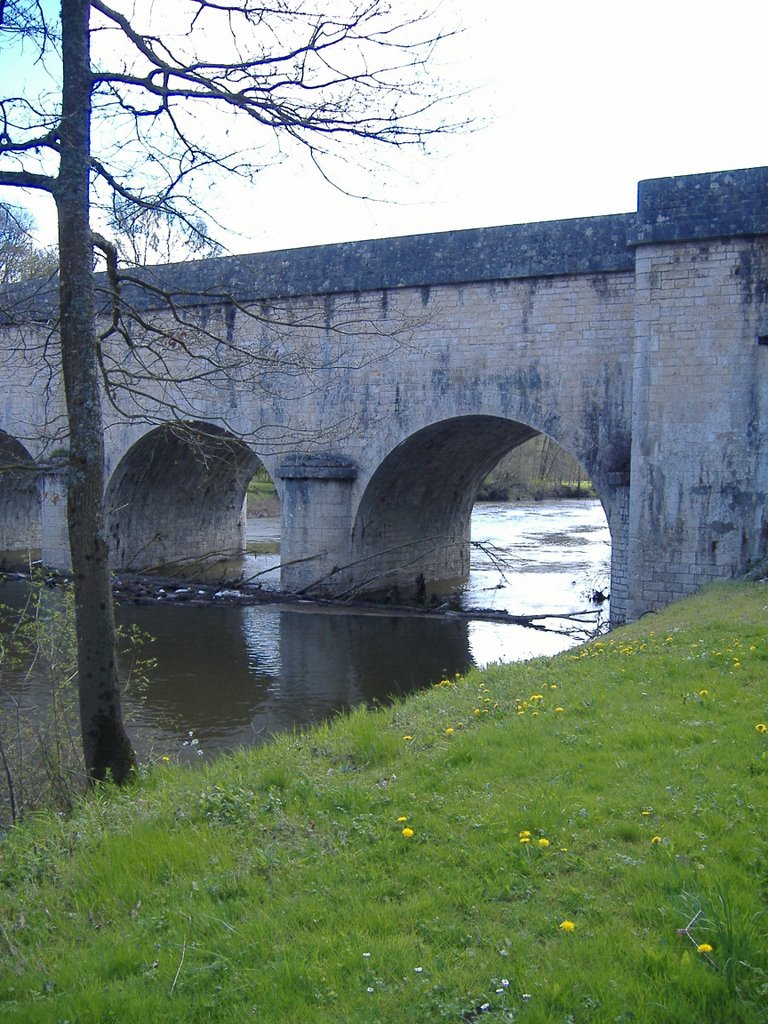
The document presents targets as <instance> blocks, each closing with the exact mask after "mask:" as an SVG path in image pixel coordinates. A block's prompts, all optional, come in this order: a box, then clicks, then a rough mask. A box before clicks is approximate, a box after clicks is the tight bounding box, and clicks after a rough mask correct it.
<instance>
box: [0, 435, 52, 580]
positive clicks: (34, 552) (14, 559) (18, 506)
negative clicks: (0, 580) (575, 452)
mask: <svg viewBox="0 0 768 1024" xmlns="http://www.w3.org/2000/svg"><path fill="white" fill-rule="evenodd" d="M41 546H42V508H41V498H40V475H39V473H38V472H37V467H36V465H35V460H34V459H33V458H32V456H31V455H30V453H29V452H28V451H27V449H26V448H25V447H24V445H23V444H22V443H21V442H20V441H18V440H17V439H16V438H15V437H12V436H11V435H10V434H7V433H6V432H5V431H4V430H0V569H19V568H23V567H25V566H28V565H29V561H30V559H33V560H34V559H38V558H40V551H41Z"/></svg>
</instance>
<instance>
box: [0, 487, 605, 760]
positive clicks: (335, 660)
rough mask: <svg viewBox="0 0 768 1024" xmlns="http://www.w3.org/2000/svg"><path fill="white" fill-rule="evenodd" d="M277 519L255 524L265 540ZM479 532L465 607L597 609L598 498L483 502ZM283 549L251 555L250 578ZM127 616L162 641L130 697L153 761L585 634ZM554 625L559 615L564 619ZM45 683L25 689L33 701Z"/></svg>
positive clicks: (403, 623)
mask: <svg viewBox="0 0 768 1024" xmlns="http://www.w3.org/2000/svg"><path fill="white" fill-rule="evenodd" d="M276 528H277V525H276V524H275V523H272V524H269V523H265V522H264V521H258V531H259V533H260V537H261V538H264V537H266V538H267V539H268V538H269V536H270V534H271V533H274V531H275V530H276ZM472 535H473V540H475V541H477V542H479V545H480V546H477V547H475V548H474V549H473V566H472V575H471V578H470V582H469V585H468V586H467V588H466V590H465V594H464V602H465V604H466V605H469V606H472V607H483V608H492V609H502V608H506V609H508V610H510V611H511V612H514V613H543V612H546V613H547V614H551V615H552V616H556V614H557V613H558V612H559V613H567V612H571V611H575V610H579V609H582V608H585V607H587V606H588V604H589V601H588V599H587V596H586V595H587V593H588V592H589V590H590V588H591V587H592V586H593V585H594V582H595V580H597V579H601V580H602V583H603V585H605V581H606V580H607V572H608V563H609V560H610V537H609V534H608V529H607V526H606V523H605V517H604V515H603V512H602V509H601V507H600V505H599V503H598V502H553V503H547V504H544V503H542V504H537V505H532V506H524V505H483V506H478V507H477V508H476V509H475V512H474V514H473V526H472ZM278 558H279V555H276V554H269V555H264V554H257V555H252V556H249V558H248V559H246V566H245V572H246V575H247V574H248V573H249V571H258V570H259V569H261V568H263V567H264V565H265V561H264V560H265V559H267V560H271V562H270V563H269V564H273V563H274V562H276V561H277V560H278ZM22 600H23V587H22V585H21V584H5V585H0V602H2V603H6V604H8V603H15V604H18V603H19V602H20V601H22ZM117 617H118V621H119V622H120V623H122V624H123V625H124V626H131V625H135V626H138V627H139V628H140V629H141V630H142V631H144V632H146V633H148V634H150V635H151V636H153V637H155V638H156V639H155V642H154V643H153V644H152V645H151V647H150V648H149V653H150V654H151V655H152V656H153V657H155V658H156V659H157V667H156V668H155V669H154V670H153V671H152V673H151V679H150V682H149V684H148V686H147V688H146V691H145V692H144V693H143V694H142V695H141V697H140V698H138V697H135V698H130V697H129V699H128V700H127V704H126V712H127V717H128V718H129V720H130V723H131V724H130V732H131V736H132V738H133V740H134V742H135V743H136V745H137V748H138V750H139V752H140V754H141V756H142V757H146V756H147V754H148V753H149V752H150V751H154V752H155V753H157V754H163V753H169V754H172V753H174V752H175V751H177V750H178V749H179V748H180V746H181V744H182V743H184V742H185V741H186V742H187V743H189V739H190V736H189V734H190V733H192V735H193V737H194V738H195V739H196V740H198V741H199V746H196V747H195V748H194V750H195V751H196V750H198V749H201V748H202V749H203V750H204V751H205V752H206V754H208V753H212V752H214V751H217V750H224V749H230V748H232V747H235V746H238V745H243V744H252V743H255V742H259V741H260V740H261V739H263V738H265V737H267V736H270V735H272V734H274V733H276V732H279V731H283V730H286V729H292V728H294V727H299V728H300V727H302V726H304V725H307V724H308V723H311V722H314V721H317V720H318V719H321V718H325V717H328V716H331V715H333V714H334V713H336V712H337V711H339V710H340V709H342V708H346V707H350V706H352V705H356V704H359V703H362V702H365V703H368V704H370V703H373V702H374V701H382V702H383V701H385V700H386V699H387V698H388V697H389V696H390V695H392V694H399V693H403V694H405V693H408V692H410V691H411V690H414V689H416V688H419V687H423V686H429V685H430V684H432V683H434V682H437V681H438V680H439V679H441V678H442V677H444V676H452V675H454V674H455V673H457V672H458V673H464V672H466V671H467V669H468V668H469V667H470V666H471V665H472V664H479V665H483V664H488V663H489V662H492V661H506V660H509V661H514V660H520V659H523V658H530V657H534V656H536V655H541V654H555V653H557V652H558V651H561V650H564V649H566V648H567V647H569V646H572V645H573V643H575V641H574V640H573V638H569V637H566V636H562V635H559V634H557V633H544V632H539V631H534V630H531V629H525V628H522V627H519V626H513V625H508V624H499V623H493V622H479V621H473V622H471V623H468V622H467V621H466V620H463V619H458V618H451V619H441V618H430V617H421V616H419V617H412V616H411V617H409V616H404V615H390V614H379V613H376V614H374V613H371V614H368V613H350V612H337V611H333V610H323V611H318V610H317V609H314V608H313V606H311V605H307V606H300V607H299V608H296V607H295V606H293V607H290V608H286V607H276V606H269V607H267V606H263V605H262V606H251V607H246V608H242V607H225V608H217V607H212V608H193V607H189V606H181V605H170V604H163V605H161V606H156V605H155V606H135V605H130V604H125V605H122V606H120V607H119V608H118V610H117ZM550 624H551V625H552V626H554V627H557V625H558V623H557V620H556V619H555V618H553V619H552V621H551V623H550ZM3 685H4V686H5V687H6V689H8V690H13V688H14V687H15V688H16V694H18V693H19V692H20V687H21V685H22V684H21V682H20V680H18V679H17V680H15V681H14V680H9V679H8V678H7V677H5V678H4V679H3ZM34 686H35V683H34V681H33V682H32V683H31V684H28V685H27V690H26V693H27V697H28V699H29V700H34V699H35V695H34V693H33V692H32V691H33V690H34ZM0 701H2V695H0ZM190 750H192V748H191V747H189V746H187V747H186V748H185V751H186V752H187V753H189V751H190Z"/></svg>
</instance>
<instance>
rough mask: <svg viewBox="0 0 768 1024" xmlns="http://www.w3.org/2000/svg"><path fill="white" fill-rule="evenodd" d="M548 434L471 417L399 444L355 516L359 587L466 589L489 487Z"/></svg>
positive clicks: (420, 591)
mask: <svg viewBox="0 0 768 1024" xmlns="http://www.w3.org/2000/svg"><path fill="white" fill-rule="evenodd" d="M543 437H545V435H542V434H541V432H540V431H538V430H536V429H535V428H533V427H530V426H528V425H526V424H523V423H520V422H517V421H513V420H507V419H504V418H501V417H495V416H465V417H456V418H453V419H450V420H445V421H442V422H439V423H435V424H432V425H431V426H429V427H426V428H424V429H422V430H420V431H417V432H416V433H415V434H413V435H412V436H411V437H409V438H407V439H406V440H405V441H403V442H402V443H401V444H399V445H398V446H397V447H396V448H394V449H393V450H392V451H391V452H390V453H389V455H388V456H387V457H386V458H385V459H384V460H383V462H382V463H381V465H380V466H379V467H378V469H377V470H376V472H375V473H374V474H373V476H372V477H371V479H370V481H369V483H368V485H367V487H366V490H365V493H364V494H363V496H362V499H361V501H360V504H359V506H358V510H357V515H356V517H355V522H354V527H353V552H354V557H355V559H356V564H357V565H358V566H361V567H362V570H361V571H359V573H358V576H359V579H360V580H361V583H360V585H359V587H357V589H358V590H361V591H363V590H364V591H367V592H375V591H379V592H387V591H389V592H394V593H396V594H397V596H399V597H402V598H414V597H416V598H420V599H423V598H425V597H427V596H429V595H431V594H434V593H438V594H439V593H445V592H446V591H448V590H452V589H456V588H458V587H460V586H462V585H463V584H464V583H465V582H466V580H467V578H468V576H469V571H470V554H471V543H470V542H471V521H472V509H473V506H474V504H475V501H476V500H477V496H478V493H479V492H480V489H481V485H482V484H483V482H484V481H486V480H487V479H488V477H489V474H491V472H492V470H494V469H495V467H497V466H498V464H499V463H500V462H501V460H502V459H503V458H504V457H505V456H507V455H508V454H509V453H510V452H513V451H517V450H519V449H520V448H521V446H523V445H525V443H526V442H531V441H532V440H533V439H535V438H543ZM582 472H583V474H584V477H585V479H586V477H587V475H588V474H587V473H586V470H582ZM577 480H578V477H577Z"/></svg>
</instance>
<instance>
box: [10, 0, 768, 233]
mask: <svg viewBox="0 0 768 1024" xmlns="http://www.w3.org/2000/svg"><path fill="white" fill-rule="evenodd" d="M396 2H398V3H399V2H402V3H403V5H404V9H406V10H410V9H411V8H410V5H409V3H408V0H396ZM327 3H328V4H329V5H331V6H332V4H333V0H327ZM441 19H442V21H443V22H445V23H446V24H448V25H456V26H459V27H463V29H464V31H463V32H462V33H461V35H460V36H459V37H458V38H457V39H455V40H452V41H450V42H449V43H448V44H447V45H446V46H445V47H444V53H443V57H442V67H441V69H440V71H441V74H442V77H443V78H444V79H445V80H446V81H447V82H448V83H449V84H451V83H452V84H453V85H454V87H455V89H456V90H457V91H460V90H463V89H470V90H471V92H470V94H469V96H468V98H467V99H466V100H465V101H464V102H465V104H466V107H465V109H466V111H467V112H468V113H469V114H470V115H472V116H474V117H476V118H477V125H476V127H475V130H473V131H472V132H468V133H464V134H461V135H458V136H455V137H451V138H445V139H443V140H442V141H441V142H440V143H439V144H438V145H436V146H435V149H434V152H433V153H432V154H430V155H428V156H426V157H421V158H418V159H415V158H413V157H411V156H408V155H405V154H403V156H402V159H398V160H395V161H394V163H395V165H396V168H395V170H391V171H389V172H388V173H386V174H384V173H382V174H381V175H379V176H377V177H375V178H373V179H371V178H366V179H364V180H362V181H361V182H360V183H359V187H360V189H361V191H364V192H368V193H369V194H370V193H372V194H374V195H376V196H378V197H380V198H381V199H382V200H386V201H385V202H362V201H359V200H354V199H350V198H347V197H344V196H342V195H340V194H338V193H337V192H334V191H333V190H332V189H331V188H330V187H329V186H328V185H326V184H325V183H323V182H322V181H321V180H320V179H319V177H318V176H317V174H316V172H313V171H312V170H311V169H306V168H302V167H301V166H300V165H298V164H297V163H295V162H289V163H284V164H282V165H281V166H276V167H272V168H269V169H267V170H265V171H264V172H263V173H262V174H261V175H260V176H259V180H258V182H257V185H256V187H255V188H252V189H248V190H244V191H238V190H237V189H236V188H235V187H234V186H233V185H232V183H231V182H229V183H228V184H227V185H226V187H225V188H224V189H222V193H221V195H220V196H219V197H218V201H219V203H220V204H221V205H222V207H223V214H224V215H225V216H226V215H229V217H228V219H229V220H230V222H232V220H234V223H236V224H237V226H238V230H239V233H238V234H236V235H235V234H233V235H231V236H229V239H228V241H229V245H230V247H231V249H232V250H233V251H235V252H255V251H260V250H268V249H279V248H289V247H294V246H301V245H313V244H318V243H325V242H337V241H345V240H352V239H363V238H372V237H382V236H387V235H402V234H411V233H419V232H425V231H442V230H451V229H455V228H466V227H478V226H485V225H495V224H512V223H520V222H525V221H535V220H555V219H560V218H564V217H580V216H590V215H594V214H602V213H619V212H625V211H630V210H634V209H635V205H636V190H637V182H638V181H639V180H641V179H644V178H653V177H664V176H666V175H677V174H691V173H696V172H700V171H711V170H724V169H728V168H738V167H752V166H760V165H764V164H765V165H768V134H767V133H766V108H767V106H768V104H767V102H766V101H767V99H768V79H767V78H766V74H765V67H766V57H765V52H766V40H767V39H768V2H766V0H730V2H728V3H722V2H717V3H716V2H713V0H644V2H642V3H639V2H637V3H630V2H629V0H443V8H442V13H441ZM4 198H7V199H14V198H15V199H16V200H17V201H20V199H21V197H20V196H16V197H13V196H11V195H10V194H9V193H8V192H6V193H5V195H4ZM48 208H49V209H50V206H49V207H48ZM35 213H36V215H37V216H38V219H39V220H40V222H41V226H43V227H44V226H45V224H46V222H48V224H49V226H50V224H51V223H52V221H51V218H50V216H49V215H48V214H46V211H45V207H44V206H41V205H40V203H36V204H35ZM233 214H234V217H233V216H232V215H233Z"/></svg>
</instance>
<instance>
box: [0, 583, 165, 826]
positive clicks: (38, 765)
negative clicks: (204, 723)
mask: <svg viewBox="0 0 768 1024" xmlns="http://www.w3.org/2000/svg"><path fill="white" fill-rule="evenodd" d="M118 638H119V646H120V653H121V670H122V672H123V675H124V679H125V686H126V687H128V686H130V687H131V689H132V691H133V692H134V693H136V692H140V690H141V688H142V687H143V686H144V685H145V683H146V681H147V673H148V672H150V671H151V669H152V668H153V664H154V663H153V662H152V660H151V659H149V658H148V657H147V645H148V643H149V637H147V636H146V635H145V634H143V633H142V632H141V631H140V630H139V629H137V628H136V627H135V626H132V627H131V628H130V629H128V630H119V631H118ZM76 666H77V650H76V636H75V620H74V606H73V600H72V594H71V592H70V591H69V590H68V588H66V587H64V586H59V587H57V588H56V589H55V590H51V589H49V588H48V587H47V586H46V583H45V580H44V578H43V577H41V576H36V575H33V577H32V579H31V581H30V585H29V588H28V591H27V600H26V602H25V604H24V606H23V607H22V608H19V609H16V608H9V607H5V606H2V605H0V827H3V826H7V825H8V824H9V823H11V822H15V821H18V820H19V819H20V818H21V817H22V816H23V815H24V814H25V813H28V812H30V811H34V810H38V809H40V808H43V807H45V808H50V809H53V810H57V811H65V812H69V811H71V810H72V807H73V804H74V802H75V801H76V799H77V798H78V796H79V795H80V794H81V793H82V792H83V789H84V787H85V784H86V777H85V771H84V767H83V760H82V745H81V741H80V722H79V711H78V694H77V683H76V674H77V673H76Z"/></svg>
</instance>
